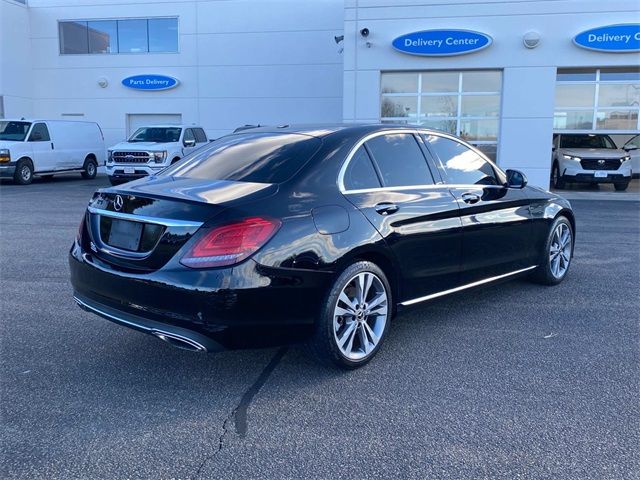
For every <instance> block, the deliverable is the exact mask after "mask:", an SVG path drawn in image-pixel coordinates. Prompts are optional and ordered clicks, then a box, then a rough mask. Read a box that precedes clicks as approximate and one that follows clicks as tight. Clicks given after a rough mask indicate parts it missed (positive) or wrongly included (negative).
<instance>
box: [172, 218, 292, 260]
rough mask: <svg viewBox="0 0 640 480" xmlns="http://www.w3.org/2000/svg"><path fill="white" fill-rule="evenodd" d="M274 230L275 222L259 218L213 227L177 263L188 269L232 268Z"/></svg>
mask: <svg viewBox="0 0 640 480" xmlns="http://www.w3.org/2000/svg"><path fill="white" fill-rule="evenodd" d="M278 228H280V222H279V221H278V220H272V219H266V218H261V217H251V218H245V219H244V220H241V221H239V222H234V223H231V224H227V225H223V226H221V227H216V228H214V229H213V230H211V231H210V232H209V233H207V234H206V235H204V236H203V237H202V238H201V239H200V240H198V242H197V243H196V244H195V245H194V246H193V247H191V249H190V250H189V251H188V252H187V254H186V255H185V256H184V257H182V259H181V260H180V263H182V264H183V265H185V266H187V267H191V268H211V267H223V266H226V265H233V264H235V263H238V262H241V261H242V260H244V259H245V258H247V257H249V256H251V255H252V254H254V253H255V252H257V251H258V250H259V249H260V247H262V246H263V245H264V244H265V243H267V241H269V239H270V238H271V237H272V236H273V234H274V233H275V232H276V231H277V230H278Z"/></svg>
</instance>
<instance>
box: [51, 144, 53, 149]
mask: <svg viewBox="0 0 640 480" xmlns="http://www.w3.org/2000/svg"><path fill="white" fill-rule="evenodd" d="M51 150H53V142H51Z"/></svg>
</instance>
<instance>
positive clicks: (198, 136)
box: [193, 128, 207, 143]
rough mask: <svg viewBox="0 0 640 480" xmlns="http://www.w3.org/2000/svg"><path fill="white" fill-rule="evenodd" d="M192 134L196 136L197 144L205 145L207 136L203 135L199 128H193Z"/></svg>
mask: <svg viewBox="0 0 640 480" xmlns="http://www.w3.org/2000/svg"><path fill="white" fill-rule="evenodd" d="M193 133H195V135H196V142H198V143H206V142H207V135H206V134H205V133H204V130H203V129H201V128H194V129H193Z"/></svg>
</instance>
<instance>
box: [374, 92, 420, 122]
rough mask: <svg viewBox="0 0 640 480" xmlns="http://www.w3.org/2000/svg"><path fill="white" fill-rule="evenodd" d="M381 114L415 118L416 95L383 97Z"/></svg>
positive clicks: (416, 113)
mask: <svg viewBox="0 0 640 480" xmlns="http://www.w3.org/2000/svg"><path fill="white" fill-rule="evenodd" d="M382 116H383V117H410V118H417V116H418V97H417V96H416V97H384V98H383V99H382Z"/></svg>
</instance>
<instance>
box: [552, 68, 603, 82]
mask: <svg viewBox="0 0 640 480" xmlns="http://www.w3.org/2000/svg"><path fill="white" fill-rule="evenodd" d="M556 80H557V81H558V82H595V81H596V71H595V70H593V69H575V70H558V73H557V75H556Z"/></svg>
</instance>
